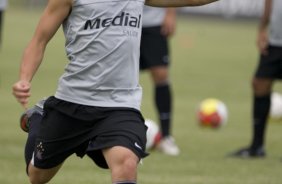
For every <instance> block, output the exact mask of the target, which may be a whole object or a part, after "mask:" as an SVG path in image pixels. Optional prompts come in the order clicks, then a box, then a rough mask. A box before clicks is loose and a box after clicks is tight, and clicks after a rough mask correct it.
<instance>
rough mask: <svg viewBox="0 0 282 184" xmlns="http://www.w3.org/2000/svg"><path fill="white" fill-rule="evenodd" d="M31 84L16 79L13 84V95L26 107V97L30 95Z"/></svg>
mask: <svg viewBox="0 0 282 184" xmlns="http://www.w3.org/2000/svg"><path fill="white" fill-rule="evenodd" d="M30 88H31V84H30V82H28V81H22V80H20V81H18V82H16V83H15V84H14V85H13V88H12V90H13V95H14V96H15V97H16V99H17V101H18V102H19V103H20V104H21V105H22V106H23V107H24V108H25V109H27V104H28V98H29V97H30V95H31V94H30Z"/></svg>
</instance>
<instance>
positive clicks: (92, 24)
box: [84, 12, 141, 30]
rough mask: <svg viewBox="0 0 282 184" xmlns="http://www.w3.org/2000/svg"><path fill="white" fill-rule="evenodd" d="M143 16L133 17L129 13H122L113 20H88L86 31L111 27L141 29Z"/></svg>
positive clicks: (112, 18) (85, 26)
mask: <svg viewBox="0 0 282 184" xmlns="http://www.w3.org/2000/svg"><path fill="white" fill-rule="evenodd" d="M140 22H141V14H139V15H138V16H133V15H131V14H130V13H127V12H121V14H120V15H118V16H115V17H111V18H96V19H94V20H87V21H86V22H85V25H84V30H87V29H99V28H104V27H110V26H128V27H135V28H140V26H141V23H140Z"/></svg>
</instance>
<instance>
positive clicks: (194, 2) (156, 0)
mask: <svg viewBox="0 0 282 184" xmlns="http://www.w3.org/2000/svg"><path fill="white" fill-rule="evenodd" d="M216 1H218V0H146V1H145V4H146V5H149V6H156V7H183V6H201V5H205V4H209V3H213V2H216Z"/></svg>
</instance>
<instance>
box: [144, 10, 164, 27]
mask: <svg viewBox="0 0 282 184" xmlns="http://www.w3.org/2000/svg"><path fill="white" fill-rule="evenodd" d="M165 11H166V9H165V8H157V7H151V6H144V10H143V27H152V26H160V25H162V23H163V21H164V17H165Z"/></svg>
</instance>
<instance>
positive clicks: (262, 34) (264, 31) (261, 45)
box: [257, 0, 272, 54]
mask: <svg viewBox="0 0 282 184" xmlns="http://www.w3.org/2000/svg"><path fill="white" fill-rule="evenodd" d="M271 9H272V0H265V5H264V12H263V15H262V17H261V20H260V24H259V30H258V38H257V47H258V49H259V51H260V53H261V54H267V46H268V24H269V21H270V14H271Z"/></svg>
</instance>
